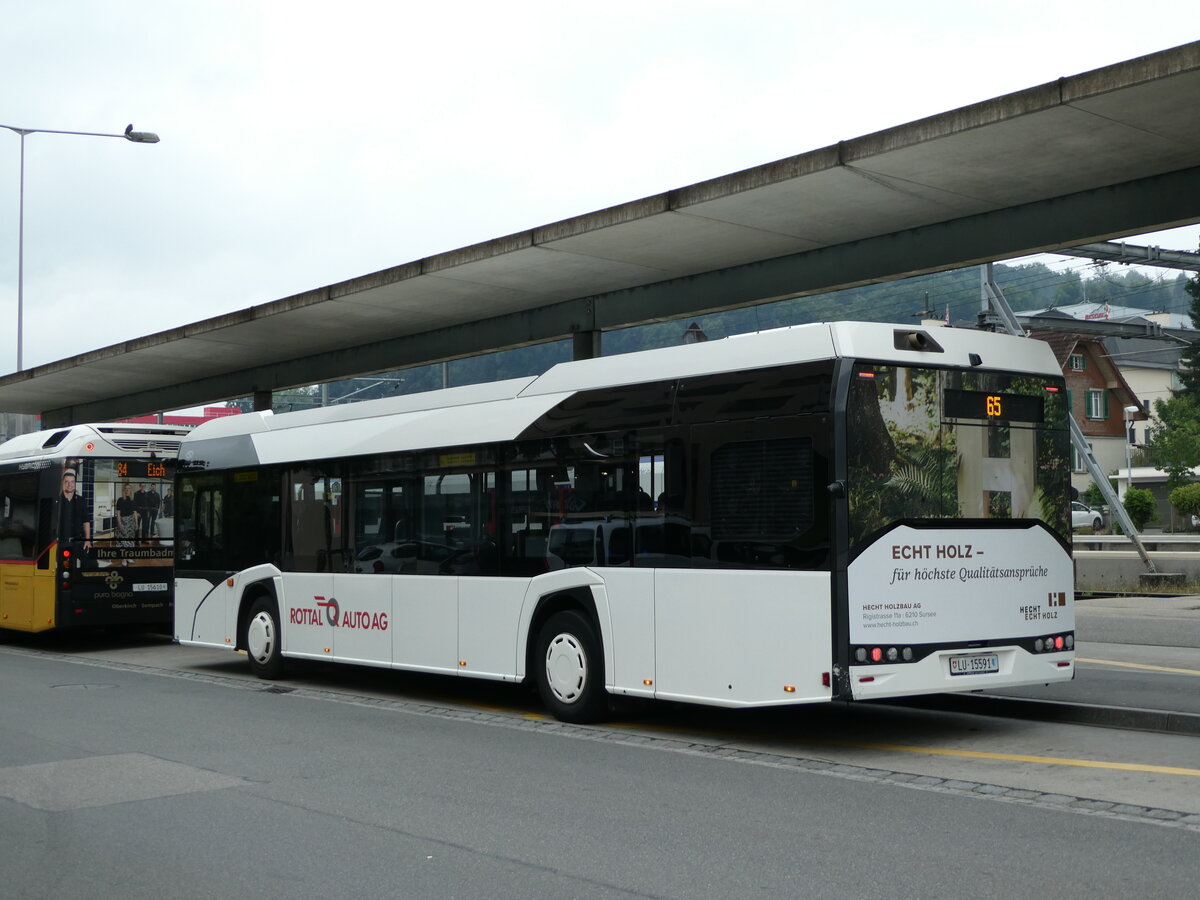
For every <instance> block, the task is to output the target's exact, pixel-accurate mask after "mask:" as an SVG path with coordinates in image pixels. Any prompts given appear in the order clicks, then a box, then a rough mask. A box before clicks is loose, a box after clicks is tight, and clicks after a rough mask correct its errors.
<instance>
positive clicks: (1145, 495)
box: [1122, 487, 1158, 531]
mask: <svg viewBox="0 0 1200 900" xmlns="http://www.w3.org/2000/svg"><path fill="white" fill-rule="evenodd" d="M1122 506H1124V507H1125V512H1127V513H1129V520H1130V521H1131V522H1132V523H1133V527H1134V528H1135V529H1136V530H1137V531H1141V530H1142V528H1143V527H1145V525H1146V523H1147V522H1149V521H1150V520H1151V519H1152V518H1154V513H1155V512H1157V510H1158V504H1157V503H1155V502H1154V495H1153V494H1152V493H1150V492H1149V491H1147V490H1145V489H1144V488H1135V487H1131V488H1127V489H1126V491H1125V500H1124V501H1123V503H1122Z"/></svg>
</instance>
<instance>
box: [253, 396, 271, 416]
mask: <svg viewBox="0 0 1200 900" xmlns="http://www.w3.org/2000/svg"><path fill="white" fill-rule="evenodd" d="M271 398H272V395H271V392H270V391H255V392H254V411H255V412H270V410H271Z"/></svg>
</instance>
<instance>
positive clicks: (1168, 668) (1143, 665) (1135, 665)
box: [1075, 656, 1200, 675]
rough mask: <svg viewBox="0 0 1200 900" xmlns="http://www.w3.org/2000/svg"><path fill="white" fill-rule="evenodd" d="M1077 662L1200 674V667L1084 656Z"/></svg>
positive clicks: (1173, 673)
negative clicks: (1155, 664)
mask: <svg viewBox="0 0 1200 900" xmlns="http://www.w3.org/2000/svg"><path fill="white" fill-rule="evenodd" d="M1075 662H1077V663H1091V664H1092V665H1095V666H1120V667H1121V668H1122V669H1144V670H1145V671H1147V672H1170V673H1171V674H1172V675H1200V669H1175V668H1172V667H1171V666H1151V665H1147V664H1146V663H1131V662H1117V660H1115V659H1088V658H1086V657H1083V656H1077V657H1075Z"/></svg>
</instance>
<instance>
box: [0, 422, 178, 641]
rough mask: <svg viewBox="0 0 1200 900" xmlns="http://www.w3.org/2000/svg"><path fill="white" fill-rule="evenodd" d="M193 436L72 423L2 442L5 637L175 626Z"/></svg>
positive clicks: (173, 430)
mask: <svg viewBox="0 0 1200 900" xmlns="http://www.w3.org/2000/svg"><path fill="white" fill-rule="evenodd" d="M188 430H189V429H187V428H181V427H175V426H170V425H137V424H129V423H115V424H104V425H74V426H70V427H64V428H55V429H49V430H46V431H39V432H36V433H34V434H25V435H21V436H19V437H15V438H13V439H12V440H9V441H6V442H5V443H4V444H0V636H3V634H4V633H5V632H13V631H22V632H43V631H50V630H53V629H60V628H71V627H82V626H107V625H136V626H146V627H155V626H168V625H169V624H170V623H171V621H172V610H173V606H172V600H171V598H172V593H173V584H172V581H173V571H172V569H173V554H174V495H173V490H172V488H173V478H174V474H175V457H176V455H177V454H178V452H179V442H180V441H181V440H182V439H183V437H184V435H186V434H187V433H188Z"/></svg>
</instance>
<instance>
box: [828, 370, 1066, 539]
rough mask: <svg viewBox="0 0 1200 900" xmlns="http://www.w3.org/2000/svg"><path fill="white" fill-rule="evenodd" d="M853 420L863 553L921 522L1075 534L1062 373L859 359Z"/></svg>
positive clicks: (851, 446) (850, 411)
mask: <svg viewBox="0 0 1200 900" xmlns="http://www.w3.org/2000/svg"><path fill="white" fill-rule="evenodd" d="M846 423H847V424H846V427H847V431H848V435H847V437H848V440H847V447H848V469H847V480H848V485H847V487H848V498H849V503H850V541H851V546H852V548H853V549H861V548H862V546H864V545H865V543H866V542H867V541H868V540H869V539H870V538H871V537H872V536H873V535H875V534H876V533H877V532H879V531H880V530H881V529H883V528H885V527H887V526H889V525H891V524H892V523H894V522H897V521H900V520H913V519H975V520H978V519H1040V520H1041V521H1043V522H1045V523H1046V525H1047V526H1049V527H1050V529H1051V530H1052V531H1054V532H1056V533H1057V534H1058V535H1060V536H1061V537H1062V538H1063V539H1064V540H1069V539H1070V525H1069V522H1068V521H1067V519H1068V509H1069V507H1070V471H1069V453H1068V448H1069V441H1070V437H1069V432H1068V424H1067V395H1066V389H1065V387H1064V385H1063V381H1062V379H1061V378H1055V377H1047V376H1031V375H1010V374H1005V373H999V372H986V371H980V370H966V371H963V370H948V369H932V368H913V367H902V366H884V365H871V364H862V363H860V364H856V365H855V366H854V367H853V369H852V372H851V376H850V389H849V397H848V401H847V410H846Z"/></svg>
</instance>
